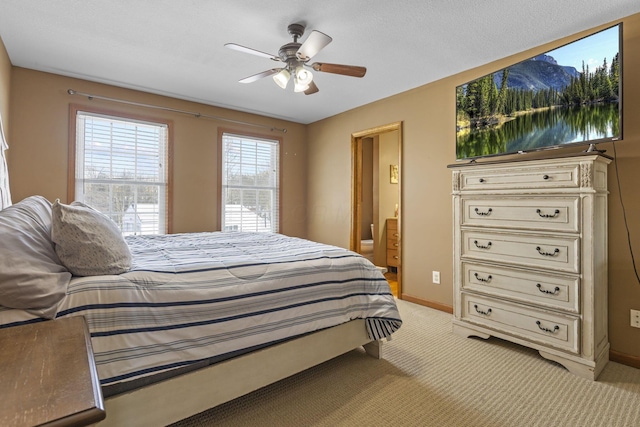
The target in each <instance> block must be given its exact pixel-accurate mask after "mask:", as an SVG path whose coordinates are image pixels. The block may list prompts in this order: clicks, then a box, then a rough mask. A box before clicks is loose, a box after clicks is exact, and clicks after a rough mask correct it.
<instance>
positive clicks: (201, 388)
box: [97, 319, 382, 427]
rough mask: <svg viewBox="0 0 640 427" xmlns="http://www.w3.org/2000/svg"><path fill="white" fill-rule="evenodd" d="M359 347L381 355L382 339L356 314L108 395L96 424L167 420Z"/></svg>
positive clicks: (166, 421)
mask: <svg viewBox="0 0 640 427" xmlns="http://www.w3.org/2000/svg"><path fill="white" fill-rule="evenodd" d="M360 346H363V347H364V349H365V351H366V352H367V354H369V355H371V356H373V357H375V358H378V359H380V358H382V342H381V341H371V339H370V338H369V337H368V335H367V330H366V326H365V321H364V320H363V319H356V320H352V321H350V322H347V323H343V324H341V325H338V326H334V327H332V328H328V329H323V330H320V331H318V332H314V333H312V334H308V335H304V336H302V337H299V338H295V339H293V340H290V341H286V342H282V343H279V344H276V345H273V346H270V347H266V348H263V349H260V350H256V351H253V352H251V353H247V354H244V355H242V356H238V357H235V358H233V359H229V360H226V361H223V362H219V363H216V364H214V365H211V366H207V367H205V368H202V369H198V370H195V371H192V372H189V373H186V374H184V375H180V376H177V377H174V378H171V379H168V380H164V381H161V382H158V383H155V384H151V385H148V386H145V387H142V388H139V389H136V390H133V391H130V392H125V393H122V394H118V395H115V396H112V397H109V398H107V399H105V409H106V414H107V417H106V419H105V420H103V421H102V422H100V423H98V424H97V425H98V426H99V427H103V426H123V425H126V426H148V425H167V424H170V423H173V422H176V421H180V420H182V419H184V418H187V417H190V416H191V415H195V414H197V413H200V412H203V411H205V410H207V409H209V408H213V407H215V406H217V405H220V404H222V403H225V402H228V401H230V400H233V399H235V398H236V397H240V396H243V395H245V394H247V393H250V392H252V391H254V390H257V389H259V388H261V387H264V386H266V385H268V384H272V383H274V382H276V381H279V380H281V379H283V378H286V377H288V376H291V375H293V374H296V373H298V372H301V371H304V370H305V369H308V368H310V367H312V366H316V365H318V364H320V363H323V362H326V361H327V360H330V359H333V358H334V357H337V356H339V355H341V354H344V353H347V352H349V351H351V350H353V349H355V348H358V347H360ZM151 403H152V404H151ZM150 404H151V405H150Z"/></svg>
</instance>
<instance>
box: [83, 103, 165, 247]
mask: <svg viewBox="0 0 640 427" xmlns="http://www.w3.org/2000/svg"><path fill="white" fill-rule="evenodd" d="M167 145H168V126H167V125H166V124H158V123H150V122H143V121H136V120H127V119H122V118H118V117H110V116H105V115H100V114H94V113H86V112H82V111H78V112H77V114H76V172H75V198H76V200H79V201H82V202H84V203H86V204H88V205H90V206H92V207H94V208H96V209H98V210H99V211H101V212H102V213H104V214H106V215H108V216H109V217H111V218H112V219H113V220H114V221H115V222H116V224H118V225H119V226H120V229H121V230H122V233H123V234H124V235H130V234H163V233H166V232H167V190H168V179H167V174H168V172H167V164H168V150H167Z"/></svg>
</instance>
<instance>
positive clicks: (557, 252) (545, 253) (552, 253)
mask: <svg viewBox="0 0 640 427" xmlns="http://www.w3.org/2000/svg"><path fill="white" fill-rule="evenodd" d="M536 251H538V253H539V254H540V255H543V256H556V255H558V254H559V253H560V249H558V248H556V249H555V250H554V251H553V252H545V251H543V250H542V248H540V246H537V247H536Z"/></svg>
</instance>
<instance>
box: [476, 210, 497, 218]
mask: <svg viewBox="0 0 640 427" xmlns="http://www.w3.org/2000/svg"><path fill="white" fill-rule="evenodd" d="M491 212H493V209H491V208H489V209H488V210H487V211H486V212H481V211H480V209H478V208H476V214H477V215H480V216H489V215H491Z"/></svg>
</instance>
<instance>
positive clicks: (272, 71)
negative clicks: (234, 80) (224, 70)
mask: <svg viewBox="0 0 640 427" xmlns="http://www.w3.org/2000/svg"><path fill="white" fill-rule="evenodd" d="M280 70H282V68H272V69H270V70H267V71H263V72H261V73H258V74H254V75H252V76H249V77H245V78H244V79H242V80H239V82H240V83H253V82H255V81H256V80H260V79H262V78H264V77H269V76H273V75H274V74H278V73H279V72H280Z"/></svg>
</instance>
